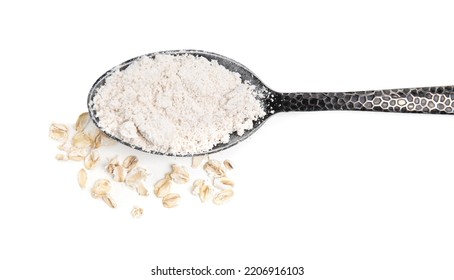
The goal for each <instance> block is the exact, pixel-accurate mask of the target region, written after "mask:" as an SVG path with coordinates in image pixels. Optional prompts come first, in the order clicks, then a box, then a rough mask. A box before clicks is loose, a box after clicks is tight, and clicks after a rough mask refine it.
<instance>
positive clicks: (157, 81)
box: [93, 55, 265, 155]
mask: <svg viewBox="0 0 454 280" xmlns="http://www.w3.org/2000/svg"><path fill="white" fill-rule="evenodd" d="M255 96H256V93H255V92H254V86H251V85H248V84H245V83H242V82H241V79H240V75H239V74H238V73H235V72H231V71H229V70H227V69H226V68H224V67H223V66H221V65H219V64H218V63H217V62H216V61H211V62H210V61H209V60H207V59H206V58H203V57H196V56H193V55H181V56H173V55H157V56H156V57H155V58H154V59H150V58H149V57H147V56H144V57H141V58H140V59H138V60H136V61H134V62H133V63H132V64H131V65H130V66H129V67H128V68H126V69H125V70H123V71H116V72H115V73H113V74H112V75H111V76H110V77H108V78H107V79H106V83H105V85H104V86H102V87H101V88H100V89H99V91H98V93H97V94H96V96H95V97H94V99H93V102H94V108H95V110H96V111H97V117H99V125H100V126H101V127H102V128H103V129H105V131H106V132H108V133H110V134H112V135H114V136H116V137H118V138H119V139H122V140H123V141H125V142H128V143H131V144H132V145H135V146H138V147H141V148H142V149H144V150H146V151H156V152H161V153H169V154H180V155H184V154H195V153H201V152H205V151H208V150H210V149H211V148H212V147H213V146H215V145H216V144H218V143H227V142H228V141H229V137H230V134H232V133H234V132H237V133H238V134H239V135H242V134H243V133H244V131H245V130H247V129H251V128H252V121H253V120H257V119H258V118H259V117H262V116H264V115H265V112H264V110H263V109H262V108H261V106H260V102H259V101H258V100H257V99H255Z"/></svg>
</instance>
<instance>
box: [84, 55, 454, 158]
mask: <svg viewBox="0 0 454 280" xmlns="http://www.w3.org/2000/svg"><path fill="white" fill-rule="evenodd" d="M157 54H168V55H184V54H190V55H195V56H201V57H205V58H206V59H208V60H209V61H211V60H216V61H217V62H218V63H219V64H220V65H222V66H224V67H225V68H226V69H228V70H230V71H232V72H237V73H239V74H240V76H241V79H242V81H243V82H246V81H247V82H249V83H250V84H251V85H254V86H255V87H256V89H257V90H258V91H259V92H260V93H261V94H260V96H258V97H257V98H258V99H259V100H260V102H261V104H262V107H263V108H264V110H265V112H266V114H265V116H264V117H263V118H260V119H258V120H257V121H255V122H254V125H253V128H252V129H250V130H247V131H245V133H244V134H243V135H241V136H239V135H238V134H236V133H233V134H231V136H230V140H229V142H228V143H221V144H218V145H216V146H214V147H213V148H212V149H210V150H209V151H206V152H203V153H199V154H185V155H178V154H177V155H174V154H164V153H160V152H155V151H145V150H143V149H142V148H141V147H137V146H134V145H131V144H130V143H128V142H125V141H123V140H121V139H119V138H118V137H116V136H114V135H111V134H109V133H107V132H106V131H105V130H104V129H103V128H102V127H101V126H100V125H99V118H98V117H97V114H96V110H95V109H94V103H93V98H94V96H95V95H96V94H97V92H98V89H99V88H100V87H102V86H103V85H104V84H105V82H106V79H107V78H108V77H109V76H110V75H112V73H114V72H115V71H117V70H120V71H122V70H124V69H126V68H127V67H128V66H129V65H130V64H131V63H133V62H134V61H135V60H136V59H138V58H140V57H142V56H139V57H135V58H133V59H130V60H127V61H125V62H123V63H122V64H120V65H118V66H116V67H114V68H112V69H111V70H109V71H107V72H106V73H104V74H103V75H102V76H101V77H100V78H98V80H97V81H96V82H95V83H94V85H93V86H92V88H91V90H90V92H89V94H88V100H87V104H88V111H89V113H90V116H91V118H92V120H93V122H94V123H95V125H96V126H98V128H99V129H100V130H101V131H103V132H104V133H106V134H107V135H108V136H110V137H111V138H113V139H115V140H117V141H118V142H121V143H122V144H124V145H127V146H129V147H132V148H134V149H136V150H140V151H144V152H147V153H153V154H160V155H168V156H195V155H203V154H211V153H216V152H219V151H222V150H224V149H227V148H230V147H232V146H234V145H236V144H238V143H239V142H241V141H243V140H245V139H246V138H248V137H249V136H251V135H252V134H253V133H254V132H255V131H257V129H259V128H260V126H262V124H263V123H264V122H265V121H266V120H267V119H268V118H269V117H271V116H272V115H274V114H277V113H281V112H290V111H327V110H348V111H374V112H399V113H428V114H454V86H437V87H421V88H402V89H387V90H368V91H354V92H295V93H281V92H277V91H274V90H272V89H270V88H268V87H267V86H266V85H265V84H264V83H263V82H262V81H260V80H259V79H258V78H257V76H256V75H254V73H253V72H252V71H250V70H249V69H248V68H246V67H245V66H243V65H242V64H240V63H238V62H236V61H234V60H232V59H230V58H227V57H225V56H222V55H219V54H215V53H210V52H206V51H200V50H175V51H163V52H157V53H151V54H148V55H147V56H148V57H150V58H154V56H156V55H157Z"/></svg>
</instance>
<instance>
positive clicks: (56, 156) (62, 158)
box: [55, 154, 68, 160]
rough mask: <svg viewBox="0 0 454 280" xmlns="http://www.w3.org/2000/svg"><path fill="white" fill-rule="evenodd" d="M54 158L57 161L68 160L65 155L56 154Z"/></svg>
mask: <svg viewBox="0 0 454 280" xmlns="http://www.w3.org/2000/svg"><path fill="white" fill-rule="evenodd" d="M55 158H56V159H57V160H68V156H67V155H65V154H56V155H55Z"/></svg>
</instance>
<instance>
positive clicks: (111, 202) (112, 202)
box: [101, 194, 117, 208]
mask: <svg viewBox="0 0 454 280" xmlns="http://www.w3.org/2000/svg"><path fill="white" fill-rule="evenodd" d="M101 198H102V200H103V201H104V202H105V203H106V204H107V205H109V207H111V208H116V207H117V203H116V202H115V200H113V198H112V197H111V196H110V195H109V194H106V195H103V196H102V197H101Z"/></svg>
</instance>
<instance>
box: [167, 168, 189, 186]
mask: <svg viewBox="0 0 454 280" xmlns="http://www.w3.org/2000/svg"><path fill="white" fill-rule="evenodd" d="M170 177H171V178H172V179H173V181H174V182H175V183H177V184H185V183H187V182H189V172H188V170H187V169H186V167H184V166H181V165H177V164H172V173H170Z"/></svg>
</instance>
